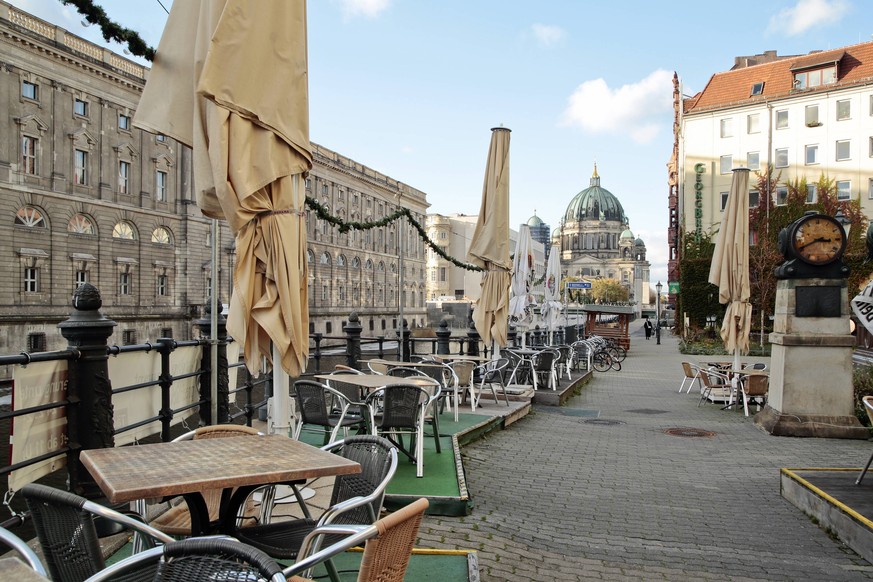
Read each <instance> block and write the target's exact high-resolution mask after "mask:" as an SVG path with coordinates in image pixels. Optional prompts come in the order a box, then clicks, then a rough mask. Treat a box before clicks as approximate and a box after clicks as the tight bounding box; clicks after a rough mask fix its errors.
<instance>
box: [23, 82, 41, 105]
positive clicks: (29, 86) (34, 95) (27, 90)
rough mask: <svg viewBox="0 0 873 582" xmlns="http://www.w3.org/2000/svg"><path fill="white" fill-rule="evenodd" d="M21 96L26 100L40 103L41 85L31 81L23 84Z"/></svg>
mask: <svg viewBox="0 0 873 582" xmlns="http://www.w3.org/2000/svg"><path fill="white" fill-rule="evenodd" d="M21 96H22V97H24V98H25V99H32V100H33V101H39V85H37V84H36V83H31V82H30V81H22V82H21Z"/></svg>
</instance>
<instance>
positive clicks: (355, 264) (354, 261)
mask: <svg viewBox="0 0 873 582" xmlns="http://www.w3.org/2000/svg"><path fill="white" fill-rule="evenodd" d="M352 268H353V269H360V268H361V259H359V258H358V257H352Z"/></svg>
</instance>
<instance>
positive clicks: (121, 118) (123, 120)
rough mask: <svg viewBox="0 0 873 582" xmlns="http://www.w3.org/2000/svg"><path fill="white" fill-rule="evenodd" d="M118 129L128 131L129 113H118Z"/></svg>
mask: <svg viewBox="0 0 873 582" xmlns="http://www.w3.org/2000/svg"><path fill="white" fill-rule="evenodd" d="M118 129H123V130H125V131H130V115H124V114H123V113H119V114H118Z"/></svg>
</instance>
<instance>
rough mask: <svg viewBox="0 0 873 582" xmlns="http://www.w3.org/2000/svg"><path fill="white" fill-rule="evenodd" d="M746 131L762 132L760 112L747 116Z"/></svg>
mask: <svg viewBox="0 0 873 582" xmlns="http://www.w3.org/2000/svg"><path fill="white" fill-rule="evenodd" d="M746 132H747V133H760V132H761V116H760V114H758V113H753V114H751V115H749V116H748V117H747V118H746Z"/></svg>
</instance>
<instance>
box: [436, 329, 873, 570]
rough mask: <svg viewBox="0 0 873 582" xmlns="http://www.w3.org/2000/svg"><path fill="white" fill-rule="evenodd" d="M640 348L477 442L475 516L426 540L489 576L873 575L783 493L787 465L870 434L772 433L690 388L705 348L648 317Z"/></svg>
mask: <svg viewBox="0 0 873 582" xmlns="http://www.w3.org/2000/svg"><path fill="white" fill-rule="evenodd" d="M632 345H633V347H632V350H631V352H630V353H629V355H628V357H627V359H626V360H625V361H624V363H623V369H622V371H621V372H607V373H603V374H600V373H595V377H594V379H593V380H592V381H591V382H589V383H588V384H587V385H586V386H585V387H584V388H583V389H582V393H581V395H580V396H577V397H574V398H572V399H571V400H570V402H569V404H568V405H567V407H566V409H560V410H556V409H549V410H546V409H544V408H541V407H535V409H534V411H533V412H532V413H531V414H530V415H528V416H527V417H526V418H525V419H523V420H521V421H519V422H517V423H515V424H513V425H512V426H511V427H509V429H508V430H505V431H500V432H498V433H492V434H490V435H489V436H487V437H486V438H484V439H482V440H480V441H478V442H475V443H473V444H471V445H469V446H466V447H464V449H463V455H464V466H465V469H466V474H467V481H468V485H469V488H470V493H471V496H472V499H473V502H474V504H475V505H474V509H473V513H472V515H470V516H467V517H464V518H451V517H438V516H427V517H426V518H425V521H424V523H423V524H422V528H421V543H420V546H422V547H432V548H447V549H449V548H451V549H454V548H473V549H476V550H478V551H479V566H480V576H481V580H483V581H484V582H489V581H501V580H512V581H515V580H567V581H575V580H870V579H873V566H871V564H869V563H868V562H866V561H864V560H863V559H862V558H860V557H859V556H858V555H856V554H855V553H854V552H853V551H852V550H851V549H849V548H848V547H846V546H845V545H843V544H841V543H840V542H839V541H837V540H835V539H833V538H831V537H830V536H829V535H828V534H827V533H826V532H825V531H823V530H822V529H820V528H819V527H818V526H817V525H815V524H814V523H813V522H812V521H811V520H810V519H809V518H808V517H806V516H805V515H804V514H803V513H801V512H800V511H799V510H798V509H797V508H795V507H794V506H793V505H791V504H790V503H788V502H787V501H785V500H784V499H783V498H782V497H781V496H780V493H779V469H780V468H782V467H857V466H859V465H862V464H863V463H864V462H865V461H866V459H867V457H868V456H869V454H870V447H871V446H873V443H869V442H866V441H848V440H834V439H801V438H787V437H774V436H770V435H768V434H766V433H764V432H762V431H761V430H759V429H758V428H757V427H755V426H754V425H753V423H752V419H751V418H746V417H745V416H744V415H743V413H742V411H740V412H736V411H731V410H727V411H726V410H721V409H720V407H719V406H716V405H713V404H704V405H702V406H700V407H698V406H697V404H698V398H697V397H696V396H695V394H694V392H693V391H692V393H691V394H686V393H683V394H679V393H678V392H677V390H678V387H679V382H680V380H681V367H680V362H681V361H683V360H685V359H690V360H691V361H697V360H698V359H699V358H696V357H693V356H691V357H689V356H683V355H682V354H680V353H679V351H678V347H677V346H678V344H677V341H676V338H674V337H672V336H671V335H670V334H669V333H665V334H664V335H663V336H662V342H661V345H656V343H655V340H654V338H653V339H652V340H650V341H646V340H645V339H644V336H643V334H642V329H641V328H640V327H639V325H638V324H637V326H636V327H635V329H634V332H633V336H632ZM750 359H751V360H756V361H757V360H760V361H766V360H767V359H766V358H750ZM595 418H596V419H598V420H600V421H603V420H610V421H617V422H616V423H603V422H600V423H596V424H594V423H591V422H587V421H590V420H592V419H595ZM669 428H696V429H702V430H704V431H711V432H713V433H715V435H714V436H711V437H682V436H670V435H668V434H666V433H665V430H667V429H669Z"/></svg>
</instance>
